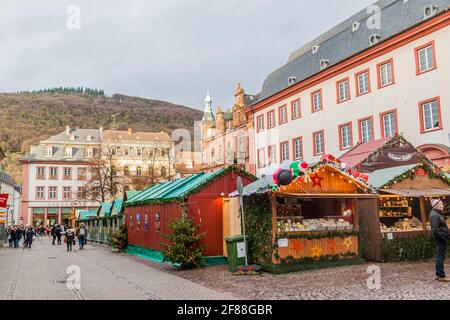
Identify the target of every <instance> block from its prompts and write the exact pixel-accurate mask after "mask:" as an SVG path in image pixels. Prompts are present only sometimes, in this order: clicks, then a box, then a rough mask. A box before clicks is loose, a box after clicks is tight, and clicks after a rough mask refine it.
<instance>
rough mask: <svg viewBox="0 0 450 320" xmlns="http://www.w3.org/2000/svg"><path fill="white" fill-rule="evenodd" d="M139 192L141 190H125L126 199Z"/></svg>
mask: <svg viewBox="0 0 450 320" xmlns="http://www.w3.org/2000/svg"><path fill="white" fill-rule="evenodd" d="M139 193H141V191H137V190H128V191H125V195H126V200H129V199H131V198H133V197H134V196H135V195H137V194H139Z"/></svg>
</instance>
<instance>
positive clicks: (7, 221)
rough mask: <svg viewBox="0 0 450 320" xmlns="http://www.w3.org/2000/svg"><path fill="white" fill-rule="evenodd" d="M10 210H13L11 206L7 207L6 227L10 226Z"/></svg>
mask: <svg viewBox="0 0 450 320" xmlns="http://www.w3.org/2000/svg"><path fill="white" fill-rule="evenodd" d="M9 208H11V205H9V204H7V205H6V226H9V225H10V224H9Z"/></svg>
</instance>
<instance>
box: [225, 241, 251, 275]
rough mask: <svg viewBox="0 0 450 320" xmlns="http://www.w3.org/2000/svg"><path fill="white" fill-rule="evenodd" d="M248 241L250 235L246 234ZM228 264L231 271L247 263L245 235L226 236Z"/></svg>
mask: <svg viewBox="0 0 450 320" xmlns="http://www.w3.org/2000/svg"><path fill="white" fill-rule="evenodd" d="M246 239H247V241H248V237H247V236H246ZM225 241H226V243H227V253H228V266H229V268H230V271H234V270H235V269H236V268H237V267H239V266H243V265H245V241H244V236H232V237H226V238H225Z"/></svg>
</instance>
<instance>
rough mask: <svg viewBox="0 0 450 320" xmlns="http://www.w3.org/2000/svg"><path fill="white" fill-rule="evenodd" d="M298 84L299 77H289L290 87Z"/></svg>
mask: <svg viewBox="0 0 450 320" xmlns="http://www.w3.org/2000/svg"><path fill="white" fill-rule="evenodd" d="M296 82H297V77H295V76H292V77H289V78H288V84H289V85H290V86H292V85H293V84H295V83H296Z"/></svg>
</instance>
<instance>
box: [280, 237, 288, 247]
mask: <svg viewBox="0 0 450 320" xmlns="http://www.w3.org/2000/svg"><path fill="white" fill-rule="evenodd" d="M278 247H279V248H287V247H289V239H278Z"/></svg>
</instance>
